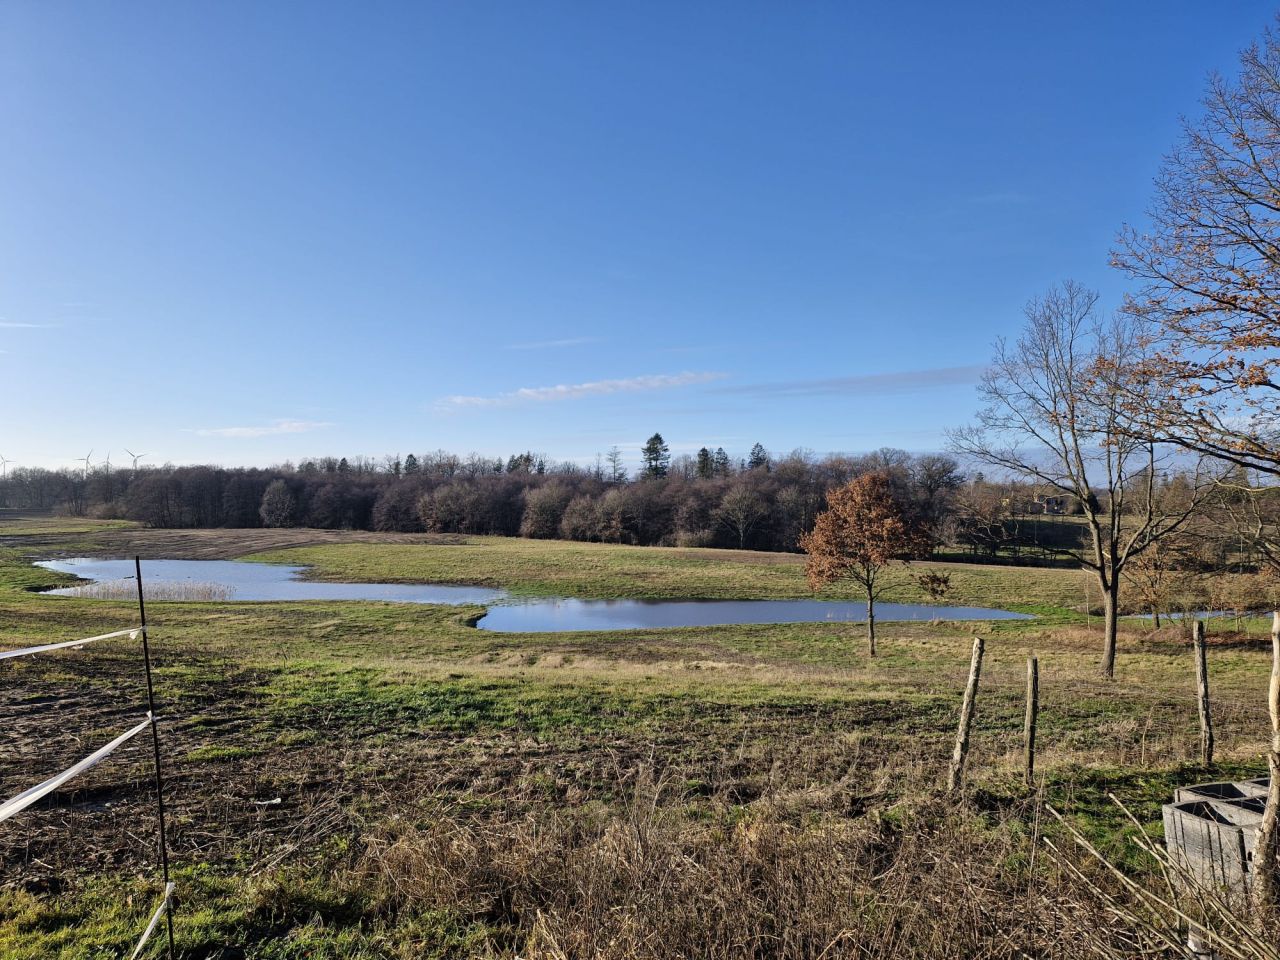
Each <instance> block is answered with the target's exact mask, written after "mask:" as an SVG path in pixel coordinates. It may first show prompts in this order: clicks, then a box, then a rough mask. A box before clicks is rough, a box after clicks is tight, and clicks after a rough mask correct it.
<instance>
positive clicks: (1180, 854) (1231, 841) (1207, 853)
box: [1163, 777, 1270, 893]
mask: <svg viewBox="0 0 1280 960" xmlns="http://www.w3.org/2000/svg"><path fill="white" fill-rule="evenodd" d="M1269 784H1270V780H1269V779H1268V778H1266V777H1262V778H1259V779H1257V780H1239V781H1223V782H1220V783H1200V784H1196V785H1194V786H1190V787H1180V788H1178V790H1177V791H1175V794H1174V797H1175V799H1174V802H1173V803H1169V804H1165V806H1164V808H1163V812H1164V835H1165V846H1166V848H1167V849H1168V851H1169V854H1170V856H1171V857H1172V858H1173V860H1174V862H1175V863H1177V864H1179V865H1180V866H1182V867H1183V868H1184V869H1185V870H1186V872H1187V874H1188V875H1189V876H1190V878H1191V879H1192V880H1194V881H1195V882H1196V883H1198V884H1200V885H1203V886H1208V887H1214V888H1217V889H1223V890H1227V891H1232V892H1236V893H1243V892H1244V891H1245V890H1247V889H1248V887H1249V882H1250V879H1251V874H1252V863H1253V851H1254V846H1255V844H1256V843H1257V840H1258V827H1259V825H1260V824H1261V823H1262V812H1263V809H1264V808H1265V806H1266V793H1267V788H1268V786H1269Z"/></svg>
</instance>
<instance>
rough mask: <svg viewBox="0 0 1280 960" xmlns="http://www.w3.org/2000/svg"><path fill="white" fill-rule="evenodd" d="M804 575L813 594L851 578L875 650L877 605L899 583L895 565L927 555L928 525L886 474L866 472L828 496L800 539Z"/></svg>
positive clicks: (870, 641)
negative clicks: (864, 606)
mask: <svg viewBox="0 0 1280 960" xmlns="http://www.w3.org/2000/svg"><path fill="white" fill-rule="evenodd" d="M800 547H801V549H802V550H804V552H805V553H806V554H808V558H807V560H806V562H805V573H806V575H807V576H808V578H809V586H810V587H812V588H813V589H814V590H817V589H819V588H820V587H823V586H826V585H827V584H830V583H833V582H835V581H837V580H852V581H853V582H854V583H856V584H858V585H859V586H860V587H862V589H863V592H864V595H865V596H866V600H867V647H868V649H869V651H870V653H871V655H872V656H875V652H876V606H875V605H876V601H877V600H878V599H880V598H881V597H882V596H883V595H884V593H885V591H887V590H888V589H890V588H891V587H893V586H896V585H897V584H898V583H899V581H900V579H901V578H899V577H897V576H894V575H893V570H894V567H895V565H896V566H898V567H901V566H903V565H905V564H906V563H907V562H909V561H911V560H913V559H917V558H919V557H921V556H924V555H926V554H927V553H928V550H929V547H930V541H929V537H928V535H927V533H926V532H925V530H924V528H923V526H922V525H921V524H920V523H919V522H918V520H917V519H916V517H915V516H914V514H913V512H912V511H911V510H910V509H909V507H908V505H907V504H905V503H904V502H903V501H902V499H901V498H900V496H899V495H898V493H897V492H896V490H895V488H894V484H893V482H892V480H891V479H890V478H889V476H888V475H887V474H885V473H881V472H875V473H866V474H863V475H862V476H860V477H858V478H856V479H854V480H852V481H851V482H849V483H848V484H846V485H845V486H843V487H838V488H837V489H835V490H832V491H831V492H830V493H828V494H827V509H826V510H825V511H823V512H822V513H820V514H819V515H818V519H817V521H816V522H815V524H814V527H813V532H812V533H807V534H805V535H804V536H802V537H801V538H800Z"/></svg>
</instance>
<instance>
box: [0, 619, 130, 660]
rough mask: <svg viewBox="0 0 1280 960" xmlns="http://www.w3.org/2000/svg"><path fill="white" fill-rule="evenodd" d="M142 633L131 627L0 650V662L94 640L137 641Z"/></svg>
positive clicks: (81, 644)
mask: <svg viewBox="0 0 1280 960" xmlns="http://www.w3.org/2000/svg"><path fill="white" fill-rule="evenodd" d="M142 632H143V628H142V627H132V628H131V629H129V630H117V631H116V632H115V633H103V634H99V635H98V636H96V637H85V638H84V639H83V640H64V641H62V643H46V644H44V645H43V646H39V647H20V648H19V649H17V650H0V660H8V659H9V658H10V657H25V656H27V655H28V654H31V653H48V652H49V651H50V650H62V649H65V648H66V647H82V646H84V645H85V644H86V643H93V642H94V641H95V640H111V639H113V638H115V637H128V638H129V639H130V640H137V639H138V637H139V635H140V634H141V633H142Z"/></svg>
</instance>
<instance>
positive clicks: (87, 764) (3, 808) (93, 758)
mask: <svg viewBox="0 0 1280 960" xmlns="http://www.w3.org/2000/svg"><path fill="white" fill-rule="evenodd" d="M150 725H151V714H147V719H145V720H143V721H142V722H141V723H140V724H138V725H137V726H136V727H134V728H133V729H132V730H130V731H128V732H127V733H122V734H120V736H118V737H116V738H115V739H114V740H112V741H111V742H110V743H108V744H107V745H106V746H105V747H103V748H102V749H101V750H98V751H96V752H94V753H91V754H89V756H87V757H85V758H84V759H83V760H81V761H80V762H79V763H77V764H76V765H75V766H74V767H69V768H67V769H66V770H63V771H62V773H60V774H58V775H57V776H56V777H50V778H49V779H48V780H46V781H45V782H44V783H41V784H37V785H36V786H34V787H32V788H31V789H30V790H24V791H22V793H20V794H18V795H17V796H16V797H12V798H10V799H9V800H6V801H5V802H4V803H3V804H0V822H3V821H5V820H8V819H9V818H10V817H11V816H13V815H14V814H15V813H19V812H20V811H22V810H25V809H26V808H27V807H29V806H31V804H33V803H35V802H36V801H37V800H39V799H40V798H41V797H43V796H45V795H46V794H49V793H52V792H53V791H54V790H57V789H58V788H59V787H60V786H62V785H63V784H64V783H66V782H67V781H68V780H70V779H71V778H72V777H75V776H78V775H79V774H82V773H84V772H85V771H86V770H90V769H92V768H93V767H96V766H97V765H98V764H99V763H101V762H102V761H103V760H105V759H106V758H107V756H108V755H109V754H110V753H111V751H113V750H114V749H115V748H116V747H118V746H120V744H122V743H124V742H125V741H126V740H128V739H129V738H130V737H136V736H137V735H138V734H140V733H141V732H142V731H143V730H145V729H147V727H149V726H150Z"/></svg>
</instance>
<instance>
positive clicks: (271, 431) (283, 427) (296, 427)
mask: <svg viewBox="0 0 1280 960" xmlns="http://www.w3.org/2000/svg"><path fill="white" fill-rule="evenodd" d="M332 426H333V424H332V423H321V422H319V421H316V420H273V421H272V422H271V423H268V424H262V425H260V426H255V427H202V428H200V429H198V430H194V431H192V432H193V433H195V434H196V435H198V436H201V437H276V436H280V435H281V434H285V433H310V432H311V431H312V430H323V429H324V428H325V427H332Z"/></svg>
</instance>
